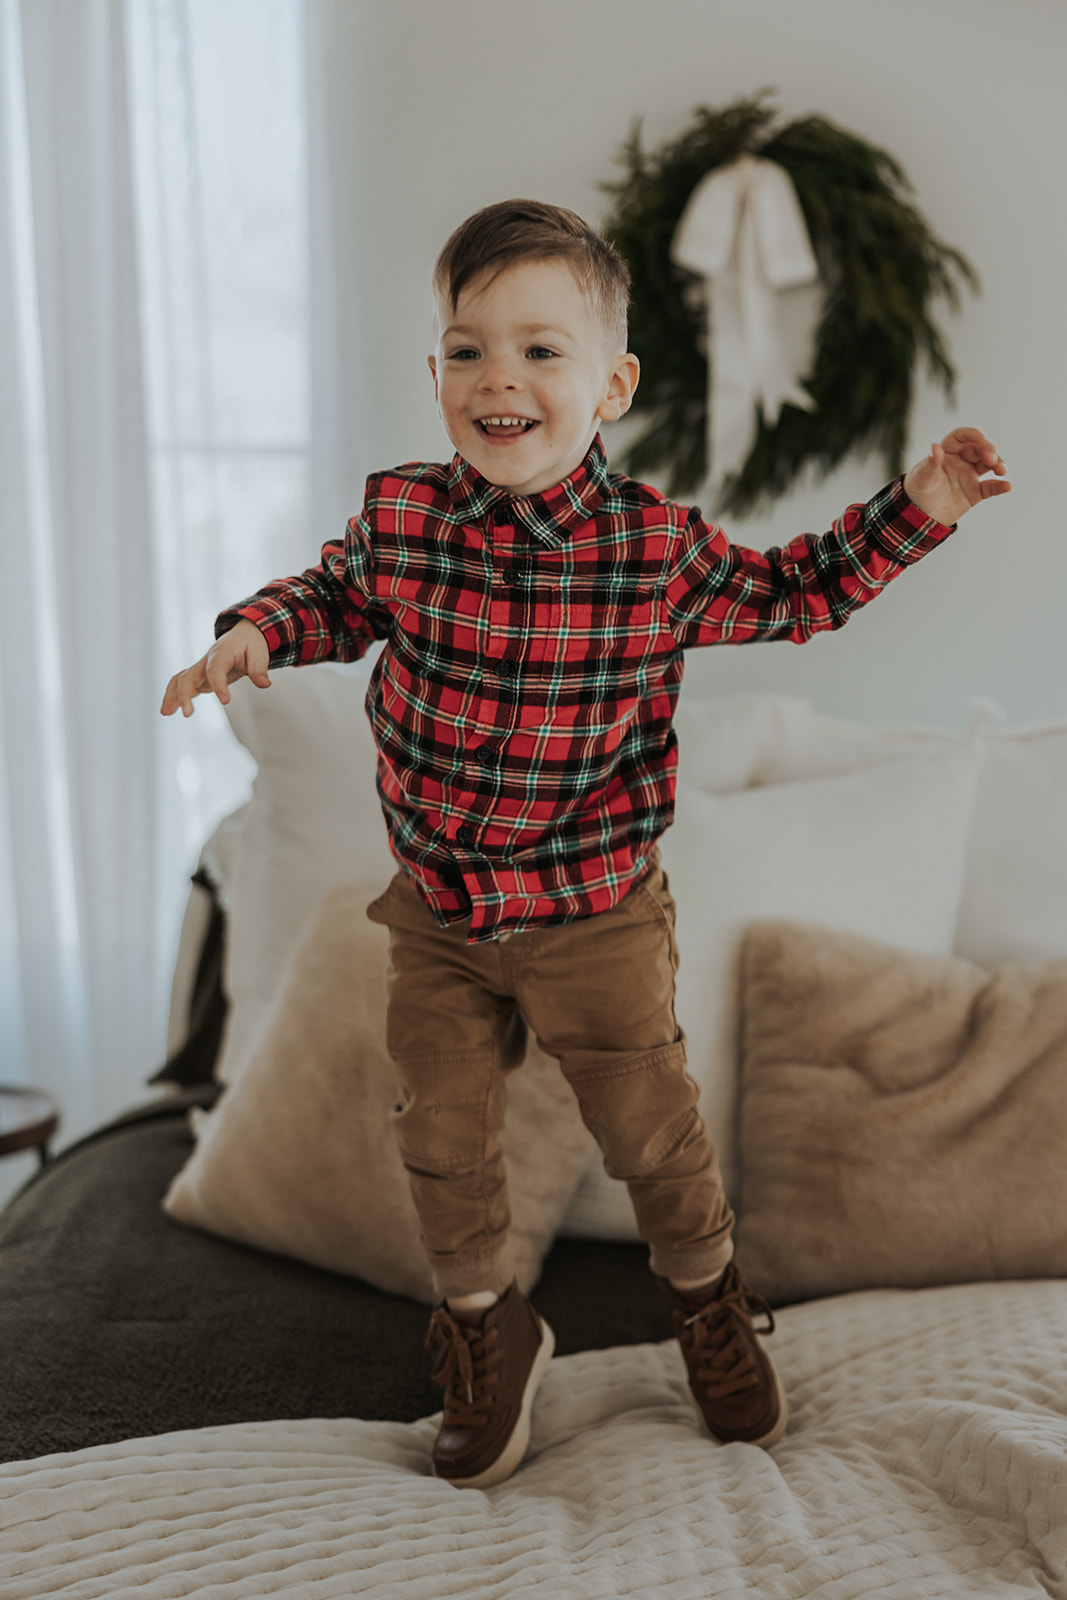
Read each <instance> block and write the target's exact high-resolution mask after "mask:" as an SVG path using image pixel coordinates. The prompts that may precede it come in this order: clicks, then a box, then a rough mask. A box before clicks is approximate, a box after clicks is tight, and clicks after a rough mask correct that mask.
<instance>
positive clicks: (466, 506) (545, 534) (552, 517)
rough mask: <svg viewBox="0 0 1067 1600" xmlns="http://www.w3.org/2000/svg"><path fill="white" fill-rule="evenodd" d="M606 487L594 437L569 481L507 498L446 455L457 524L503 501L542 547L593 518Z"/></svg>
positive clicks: (605, 472)
mask: <svg viewBox="0 0 1067 1600" xmlns="http://www.w3.org/2000/svg"><path fill="white" fill-rule="evenodd" d="M608 488H609V483H608V466H607V459H606V457H605V455H604V446H603V444H602V443H601V440H600V435H599V433H598V434H597V436H596V438H595V439H594V440H593V442H592V444H591V445H590V446H589V450H588V453H587V455H586V457H585V460H584V461H583V462H582V463H581V465H580V466H578V467H576V468H575V470H574V471H573V472H572V473H571V475H570V477H569V478H564V480H563V482H562V483H556V484H553V485H552V487H551V488H550V489H546V490H545V491H544V492H543V493H542V494H527V495H515V496H512V495H510V494H509V493H508V491H507V490H506V489H501V488H499V487H498V486H497V485H496V484H495V483H490V482H489V481H488V480H487V479H486V478H483V477H482V475H481V473H480V472H476V471H475V469H474V468H473V467H472V466H471V464H470V462H469V461H465V460H464V459H463V457H462V456H461V455H455V456H453V457H452V466H451V469H450V472H449V477H448V497H449V501H450V502H451V508H452V511H453V513H454V514H455V516H456V517H457V519H458V520H460V521H463V522H477V521H480V520H481V519H482V518H483V517H485V516H486V515H488V513H490V512H491V511H493V510H494V509H495V508H496V507H497V506H498V505H500V504H502V503H503V504H506V505H508V506H509V507H510V509H511V511H512V513H513V515H514V517H515V520H516V522H521V523H522V524H523V526H524V527H526V528H529V530H530V532H531V533H533V534H535V535H536V536H537V538H539V539H540V540H542V542H543V543H544V544H547V545H560V544H562V543H563V541H564V539H565V538H566V537H567V535H568V534H569V533H572V532H573V530H574V529H575V528H577V527H579V526H580V525H581V524H582V523H583V522H588V521H589V519H590V517H593V516H595V515H596V513H597V511H598V509H599V507H600V505H601V502H602V501H603V500H604V498H605V497H606V495H607V492H608Z"/></svg>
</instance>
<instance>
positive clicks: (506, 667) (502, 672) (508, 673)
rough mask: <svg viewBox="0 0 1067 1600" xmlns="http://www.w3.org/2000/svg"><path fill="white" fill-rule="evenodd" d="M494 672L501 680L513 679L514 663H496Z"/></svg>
mask: <svg viewBox="0 0 1067 1600" xmlns="http://www.w3.org/2000/svg"><path fill="white" fill-rule="evenodd" d="M496 670H497V674H498V676H499V677H501V678H513V677H514V676H515V671H516V667H515V663H514V661H498V662H497V663H496Z"/></svg>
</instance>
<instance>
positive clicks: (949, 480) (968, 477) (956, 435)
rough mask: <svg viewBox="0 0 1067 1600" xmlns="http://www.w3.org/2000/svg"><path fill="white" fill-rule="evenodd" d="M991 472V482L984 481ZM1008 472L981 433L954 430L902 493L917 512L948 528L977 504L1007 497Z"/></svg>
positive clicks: (913, 473) (936, 446)
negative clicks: (916, 507)
mask: <svg viewBox="0 0 1067 1600" xmlns="http://www.w3.org/2000/svg"><path fill="white" fill-rule="evenodd" d="M983 472H993V473H995V474H996V476H995V477H993V478H983V477H982V473H983ZM1007 472H1008V469H1007V467H1006V466H1005V465H1004V463H1003V461H1002V460H1001V459H1000V456H999V455H998V454H997V451H996V449H995V448H994V446H993V445H991V444H990V442H989V440H988V439H987V438H986V436H985V434H984V433H981V432H980V431H979V429H977V428H953V430H952V432H951V433H947V434H946V435H945V437H944V438H943V439H942V441H941V443H940V444H932V445H931V446H930V454H929V455H928V456H927V457H926V459H925V461H920V462H918V464H917V465H916V466H914V467H912V469H911V471H910V472H909V473H908V475H907V477H906V478H905V479H904V492H905V494H906V495H908V497H909V498H910V499H911V500H913V501H914V502H915V504H916V505H917V506H918V508H919V510H920V511H925V512H926V515H927V516H928V517H933V518H934V520H935V521H937V522H944V523H947V524H949V525H951V524H952V523H953V522H958V521H959V520H960V518H961V517H962V516H963V513H964V512H965V511H969V510H970V509H971V507H972V506H976V505H977V504H978V502H979V500H988V499H989V498H990V497H991V496H992V495H995V494H1007V493H1008V491H1009V490H1010V488H1011V484H1010V483H1009V482H1008V478H1007Z"/></svg>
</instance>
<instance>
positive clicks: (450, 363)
mask: <svg viewBox="0 0 1067 1600" xmlns="http://www.w3.org/2000/svg"><path fill="white" fill-rule="evenodd" d="M438 313H439V321H440V333H439V335H438V340H437V352H436V355H432V356H430V357H429V363H430V371H431V372H432V373H433V376H434V394H435V395H436V397H437V404H438V409H439V411H440V413H441V420H442V422H443V423H444V425H445V432H446V433H447V434H448V437H449V439H451V441H452V444H453V445H454V446H455V448H456V449H457V450H458V451H459V453H460V455H461V456H463V457H464V459H465V460H467V461H469V462H470V464H471V466H472V467H474V468H475V469H476V470H477V471H478V472H480V473H481V475H482V477H483V478H487V479H488V481H489V482H490V483H494V484H497V485H498V486H499V487H500V488H502V489H508V490H509V491H510V492H511V493H512V494H515V495H524V494H537V493H539V492H540V491H541V490H543V489H550V488H551V487H552V485H553V484H556V483H560V482H561V481H562V480H563V479H564V478H566V477H568V476H569V475H570V474H571V473H572V472H573V471H574V470H575V468H576V467H578V466H580V465H581V462H582V460H583V459H584V457H585V454H586V452H587V450H588V449H589V446H590V445H591V444H592V442H593V439H594V437H595V435H596V432H597V429H598V428H599V426H600V423H601V422H602V421H608V420H611V419H613V418H615V417H620V416H621V415H622V414H623V412H624V411H626V410H627V409H628V407H629V404H630V398H631V396H632V394H633V391H634V389H635V388H636V387H637V376H638V362H637V357H636V356H633V355H620V354H618V353H617V352H616V351H615V350H614V349H613V348H612V346H611V342H610V340H609V337H608V335H607V333H606V331H605V330H604V328H603V326H602V325H601V323H600V321H599V319H598V318H597V317H596V315H595V314H594V312H593V309H592V307H591V306H590V304H589V301H588V300H587V298H586V296H585V294H584V293H583V291H582V289H581V287H580V286H579V284H578V281H577V279H576V278H575V276H574V274H573V273H572V271H571V269H570V267H569V266H568V265H567V263H566V262H565V261H562V260H549V261H519V262H517V263H516V264H515V266H513V267H508V268H506V269H505V270H504V271H503V272H502V273H500V275H499V276H498V277H496V278H492V279H490V278H488V277H487V276H483V277H481V278H478V279H476V280H475V281H474V282H473V283H470V284H468V285H467V287H466V288H465V289H464V290H463V292H462V293H461V294H460V296H459V302H458V304H457V305H456V308H455V310H454V311H452V312H451V313H450V312H449V310H448V308H447V306H443V305H442V306H439V308H438Z"/></svg>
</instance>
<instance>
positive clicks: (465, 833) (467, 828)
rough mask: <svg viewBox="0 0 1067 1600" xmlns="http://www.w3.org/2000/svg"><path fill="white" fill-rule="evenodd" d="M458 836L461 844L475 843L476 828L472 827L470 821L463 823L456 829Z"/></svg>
mask: <svg viewBox="0 0 1067 1600" xmlns="http://www.w3.org/2000/svg"><path fill="white" fill-rule="evenodd" d="M456 838H457V839H458V840H459V842H460V844H473V843H474V829H473V828H472V827H471V825H470V823H469V822H464V823H461V825H460V826H459V827H458V828H457V829H456Z"/></svg>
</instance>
